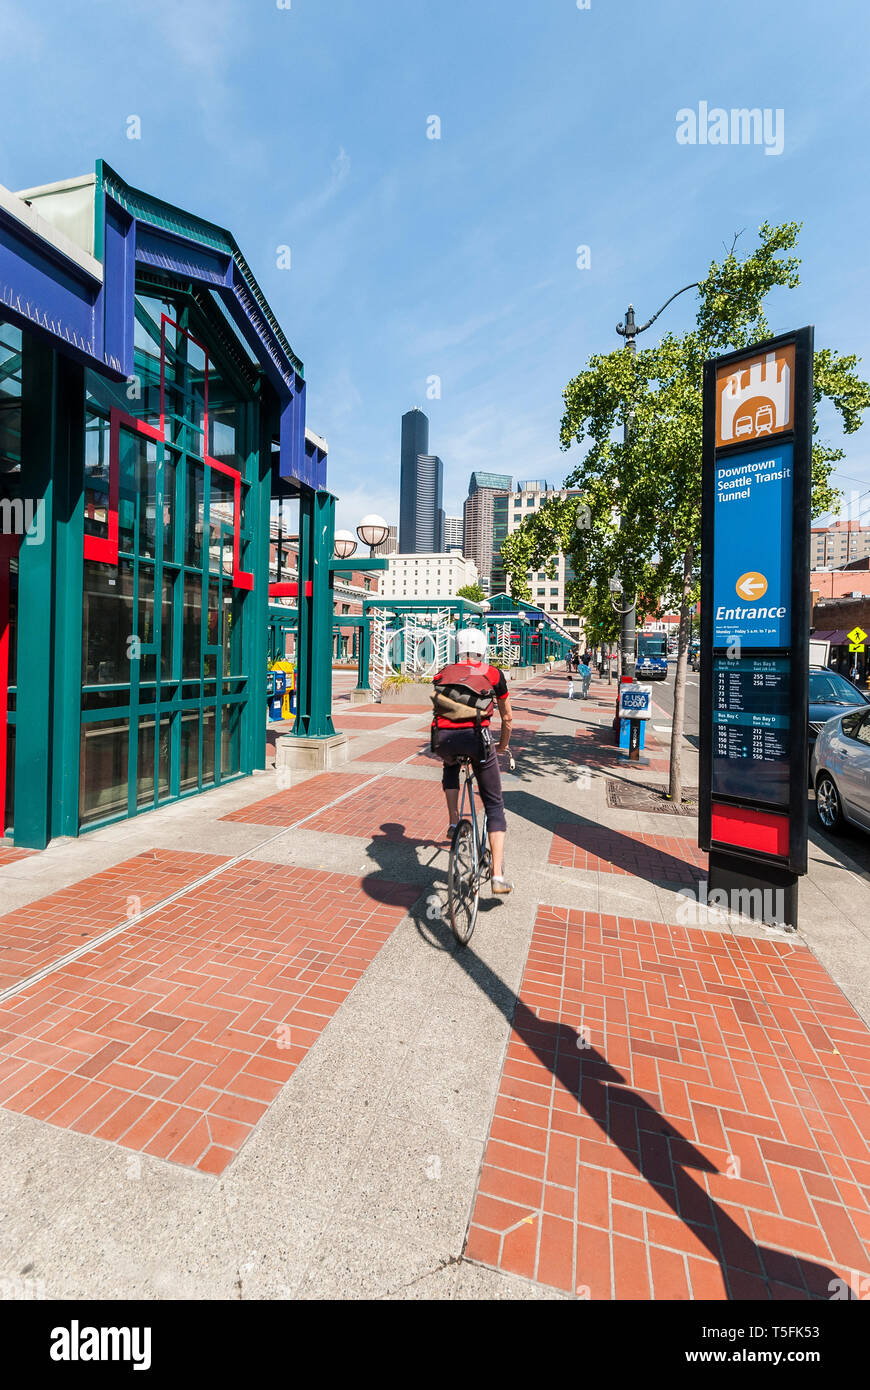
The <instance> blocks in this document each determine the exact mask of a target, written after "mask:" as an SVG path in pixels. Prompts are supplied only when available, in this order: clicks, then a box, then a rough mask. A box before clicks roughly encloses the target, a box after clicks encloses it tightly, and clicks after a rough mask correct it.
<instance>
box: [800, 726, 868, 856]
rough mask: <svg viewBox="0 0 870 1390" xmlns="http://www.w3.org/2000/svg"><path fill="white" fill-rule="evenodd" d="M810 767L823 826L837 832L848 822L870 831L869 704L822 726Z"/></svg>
mask: <svg viewBox="0 0 870 1390" xmlns="http://www.w3.org/2000/svg"><path fill="white" fill-rule="evenodd" d="M810 768H811V772H812V779H813V785H814V786H815V789H816V813H817V815H818V817H819V820H820V822H821V824H822V826H823V827H824V829H825V830H829V831H830V832H831V833H832V834H834V835H836V834H837V833H838V832H839V831H841V830H842V829H843V825H844V823H845V822H846V821H848V822H849V823H850V824H851V825H857V826H859V827H860V828H861V829H862V830H870V705H862V706H861V708H859V709H855V710H850V711H849V713H848V714H838V715H835V716H834V718H833V719H828V720H827V721H826V722H825V723H824V724H823V725H822V727H821V729H820V730H819V733H818V737H817V739H816V743H815V747H814V748H813V756H812V760H811V764H810Z"/></svg>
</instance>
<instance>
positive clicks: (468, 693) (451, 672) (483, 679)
mask: <svg viewBox="0 0 870 1390" xmlns="http://www.w3.org/2000/svg"><path fill="white" fill-rule="evenodd" d="M433 686H434V690H433V694H432V708H433V717H432V741H431V746H432V749H433V751H435V750H437V747H438V735H439V732H448V731H450V730H452V729H463V728H465V729H467V728H471V729H474V730H475V731H476V732H477V734H478V736H479V735H480V732H481V729H482V724H483V720H484V719H486V720H489V719H490V718H491V717H492V712H493V709H494V708H495V688H494V686H493V683H492V679H491V678H490V675H489V667H488V666H483V665H481V663H480V662H477V661H475V662H470V661H457V662H455V663H454V664H453V665H452V666H445V667H444V669H443V670H442V671H439V672H438V674H437V675H436V676H435V678H434V681H433Z"/></svg>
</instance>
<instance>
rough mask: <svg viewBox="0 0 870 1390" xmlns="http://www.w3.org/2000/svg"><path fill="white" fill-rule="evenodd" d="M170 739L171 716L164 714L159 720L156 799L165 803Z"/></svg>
mask: <svg viewBox="0 0 870 1390" xmlns="http://www.w3.org/2000/svg"><path fill="white" fill-rule="evenodd" d="M171 739H172V716H171V715H168V714H165V715H163V716H162V718H161V720H160V747H159V749H158V753H157V758H158V761H157V799H158V801H165V800H166V798H167V797H168V796H169V754H170V747H171Z"/></svg>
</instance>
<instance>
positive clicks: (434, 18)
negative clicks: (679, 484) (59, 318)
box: [0, 0, 870, 526]
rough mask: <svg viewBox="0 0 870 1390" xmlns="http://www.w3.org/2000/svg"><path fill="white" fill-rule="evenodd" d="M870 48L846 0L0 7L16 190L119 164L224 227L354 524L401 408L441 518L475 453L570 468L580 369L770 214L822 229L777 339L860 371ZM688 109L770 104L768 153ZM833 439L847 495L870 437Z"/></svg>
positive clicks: (393, 481)
mask: <svg viewBox="0 0 870 1390" xmlns="http://www.w3.org/2000/svg"><path fill="white" fill-rule="evenodd" d="M284 3H286V0H284ZM868 47H870V7H866V6H856V5H855V4H854V3H852V0H827V3H826V4H825V5H821V4H819V3H817V0H812V3H811V2H810V0H768V3H767V4H759V3H758V0H729V3H728V4H727V5H720V6H711V5H705V4H703V3H700V0H659V2H658V3H653V0H591V3H590V8H589V9H587V10H580V9H578V8H577V3H576V0H292V4H291V7H290V8H289V9H282V8H279V6H278V3H277V2H276V0H183V3H182V0H42V3H41V4H40V5H38V6H34V5H33V3H32V0H0V54H2V65H3V93H4V96H3V110H4V119H3V136H2V139H0V182H2V183H4V184H6V185H7V187H11V188H20V187H25V186H28V185H32V184H36V183H42V182H48V181H51V180H54V179H58V178H63V177H67V176H69V175H72V174H78V173H82V172H85V171H87V170H91V169H93V166H94V161H95V159H96V158H97V157H100V156H102V157H103V158H105V159H106V160H108V162H109V163H110V164H112V165H113V166H114V167H115V168H116V169H117V170H118V172H119V173H120V174H121V175H122V177H123V178H125V179H126V180H127V181H128V182H129V183H132V184H133V185H135V186H138V187H142V188H145V189H147V190H148V191H150V192H153V193H155V194H158V195H159V196H162V197H164V198H167V199H168V200H169V201H171V202H175V203H178V204H180V205H182V206H185V207H188V208H189V209H190V210H191V211H195V212H197V213H200V214H202V215H203V216H206V217H208V218H210V219H211V220H213V221H215V222H218V223H221V224H223V225H225V226H227V227H229V228H230V229H231V230H232V232H233V233H234V235H235V236H236V238H237V240H238V241H239V243H240V245H241V247H242V249H243V251H244V253H245V255H246V257H247V259H248V261H249V262H250V264H251V265H252V267H253V269H254V271H255V273H256V275H257V277H258V279H259V280H260V283H261V285H262V287H263V289H264V291H265V293H266V294H267V296H268V298H269V300H270V302H271V304H272V306H273V308H274V310H275V312H276V314H277V315H278V317H279V319H280V321H281V323H282V324H283V326H284V328H285V330H286V332H287V334H288V337H289V338H290V341H291V342H292V344H293V346H294V349H295V350H296V351H297V353H298V354H299V355H300V356H301V357H302V359H303V361H304V363H305V371H306V377H307V380H308V383H309V384H308V423H309V425H310V426H311V427H312V428H313V429H315V430H317V431H318V432H319V433H321V434H323V435H325V436H326V438H327V440H328V442H329V449H330V486H331V488H332V489H333V491H335V492H336V493H337V494H338V495H339V498H340V501H339V524H342V525H350V526H353V525H355V523H356V521H357V520H358V519H359V517H360V516H361V515H362V513H363V512H365V511H371V510H376V511H381V512H382V513H383V514H384V515H385V516H386V517H387V518H388V519H389V520H391V521H395V520H396V518H397V513H398V480H399V431H400V417H401V415H402V413H403V412H404V411H405V410H407V409H409V408H410V407H411V406H413V405H419V406H421V407H423V408H424V409H425V410H426V412H427V414H428V415H429V417H430V421H431V426H430V447H431V449H432V451H433V452H437V453H439V454H440V455H441V457H442V458H443V460H444V464H445V498H444V500H445V506H446V510H447V511H448V513H455V512H458V511H459V509H460V508H461V503H462V499H463V497H464V496H465V494H466V491H467V484H468V475H469V473H470V471H471V470H472V469H473V468H485V469H492V470H495V471H499V472H507V473H511V474H513V476H514V477H515V478H535V477H543V478H547V479H548V480H550V481H551V482H556V483H558V482H561V480H562V479H563V478H564V476H565V473H566V471H567V470H568V468H569V467H570V459H571V455H570V454H569V455H565V454H563V453H562V452H561V451H560V449H559V444H558V429H559V420H560V416H561V409H562V400H561V393H562V390H563V388H564V385H565V383H566V381H567V380H568V379H569V378H570V377H571V376H572V375H574V374H575V373H576V372H577V371H578V370H579V369H580V368H581V367H582V365H583V364H584V362H585V361H586V359H587V358H588V356H589V354H590V353H592V352H600V351H606V350H608V349H609V348H611V347H613V346H615V345H616V344H617V343H618V339H617V337H616V335H615V333H614V325H615V324H616V323H617V322H618V321H619V320H621V318H622V317H623V314H624V311H625V308H626V305H627V303H628V301H629V300H631V301H632V302H633V303H634V304H635V306H636V308H637V312H638V316H639V318H640V319H641V320H643V319H646V318H648V317H649V316H650V315H651V314H652V313H653V312H654V311H655V310H656V309H657V308H658V307H659V305H660V304H661V303H662V302H663V301H664V300H665V299H666V298H667V297H668V296H669V295H670V294H671V293H672V292H673V291H674V290H675V289H678V288H679V287H680V286H681V285H683V284H686V283H687V282H688V281H691V280H695V279H698V278H700V277H701V276H702V275H703V274H704V273H705V271H706V269H707V267H708V265H709V262H710V260H711V259H712V258H714V257H715V258H718V257H719V256H720V255H721V254H722V251H723V243H728V244H730V242H731V239H732V236H733V234H734V232H735V231H737V230H739V229H742V228H745V231H744V235H743V238H742V243H743V244H744V245H746V246H747V247H749V246H750V245H752V244H753V237H754V230H755V228H757V226H758V225H759V223H760V222H761V221H762V220H764V219H767V220H769V221H772V222H777V221H784V220H786V219H792V218H793V219H796V220H799V221H803V223H804V230H803V233H802V236H801V241H800V252H801V254H802V256H803V267H802V284H801V286H800V288H799V289H798V290H795V291H792V292H781V293H779V294H778V295H777V296H776V297H774V298H773V299H772V300H771V306H770V316H771V322H772V326H773V328H774V330H775V331H784V330H786V329H788V328H792V327H797V326H799V325H802V324H804V323H814V324H815V326H816V342H817V344H819V345H822V344H825V345H831V346H833V347H836V348H837V349H839V350H840V351H843V352H856V353H858V354H859V355H862V356H864V357H865V363H864V369H865V371H866V373H867V375H868V376H870V343H868V334H870V326H868V324H870V320H868V313H867V308H868V293H867V291H868V281H870V271H868V256H867V241H868V230H867V214H868V202H870V194H868V181H867V175H866V149H867V143H868V118H867V101H868V90H867V89H868V84H870V69H868V65H867V60H866V55H867V51H868ZM700 101H706V102H707V103H708V104H709V106H710V107H714V106H721V107H725V108H729V109H730V108H731V107H761V108H772V109H776V108H782V110H783V111H784V133H785V143H784V149H783V152H782V154H780V155H778V156H770V155H766V154H765V152H764V149H763V148H762V147H760V146H741V145H733V146H732V145H726V146H713V145H695V146H686V145H679V144H678V143H677V141H676V138H675V137H676V129H677V122H676V113H677V111H678V110H679V109H680V108H684V107H692V108H695V109H697V106H698V103H699V102H700ZM131 115H137V116H139V117H140V120H141V130H142V138H141V139H139V140H130V139H128V138H127V120H128V117H129V116H131ZM432 115H437V116H438V117H439V118H440V121H441V139H440V140H430V139H427V120H428V118H429V117H430V116H432ZM581 244H582V245H588V246H589V247H590V250H591V267H590V268H589V269H588V270H578V268H577V265H576V248H577V247H578V245H581ZM284 245H289V246H290V248H291V255H292V266H291V269H289V270H282V269H279V268H278V265H277V249H278V248H279V247H280V246H284ZM692 301H693V296H691V295H688V294H687V295H685V296H683V298H682V299H681V300H678V301H677V302H676V303H675V304H673V305H672V306H671V307H670V308H669V309H668V310H666V312H665V314H664V315H663V316H662V319H660V320H659V321H658V323H657V324H656V325H655V327H654V328H653V329H651V330H650V336H652V335H653V334H655V332H656V331H657V330H658V328H659V326H660V325H661V326H662V327H663V328H664V327H665V326H667V327H668V328H671V329H674V330H679V329H680V328H681V327H685V326H688V325H689V323H690V322H691V319H692V317H693V302H692ZM433 376H438V377H440V378H441V399H440V400H432V399H427V381H428V379H429V378H430V377H433ZM823 423H824V422H823ZM828 432H829V433H830V429H829V431H828ZM846 447H847V451H848V455H847V459H846V460H844V462H843V463H842V465H841V469H842V473H841V474H839V475H838V482H839V485H840V486H841V488H842V489H843V490H844V491H845V492H846V494H847V496H848V494H849V492H850V490H852V489H854V491H855V492H857V493H860V492H862V491H864V490H868V489H870V425H868V426H865V427H864V428H863V429H862V430H861V432H860V433H859V434H858V435H855V436H853V437H852V439H851V440H849V441H848V443H847V446H846ZM862 506H864V507H870V496H868V497H865V498H864V499H863V503H862ZM868 520H870V513H868Z"/></svg>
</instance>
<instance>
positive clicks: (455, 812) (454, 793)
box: [443, 787, 459, 825]
mask: <svg viewBox="0 0 870 1390" xmlns="http://www.w3.org/2000/svg"><path fill="white" fill-rule="evenodd" d="M443 791H444V798H445V800H446V802H447V816H448V820H449V823H450V825H455V824H456V822H457V821H458V820H459V788H458V787H455V788H454V787H444V788H443Z"/></svg>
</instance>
